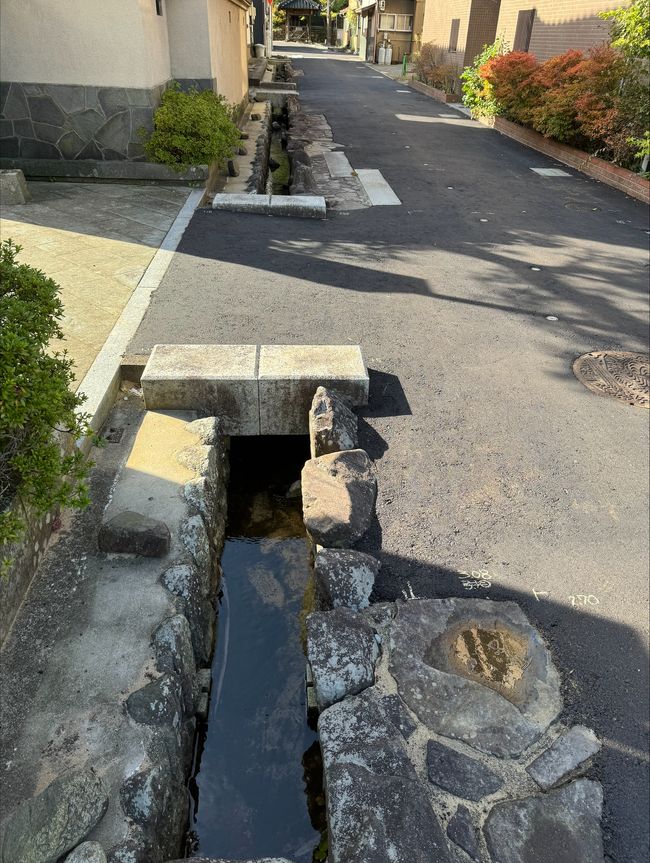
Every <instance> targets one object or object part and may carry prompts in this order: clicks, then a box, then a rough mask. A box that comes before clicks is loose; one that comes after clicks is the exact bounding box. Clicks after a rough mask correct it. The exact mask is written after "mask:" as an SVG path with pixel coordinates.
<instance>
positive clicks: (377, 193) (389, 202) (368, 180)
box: [357, 168, 402, 207]
mask: <svg viewBox="0 0 650 863" xmlns="http://www.w3.org/2000/svg"><path fill="white" fill-rule="evenodd" d="M357 176H358V178H359V180H360V181H361V185H362V186H363V188H364V191H365V193H366V195H367V196H368V198H369V199H370V203H371V204H372V206H373V207H396V206H399V205H400V204H401V203H402V202H401V201H400V199H399V198H398V197H397V195H396V194H395V192H393V190H392V189H391V187H390V186H389V185H388V183H387V182H386V180H385V179H384V177H383V175H382V173H381V171H378V170H376V169H375V168H360V169H359V170H358V171H357Z"/></svg>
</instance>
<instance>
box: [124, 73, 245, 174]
mask: <svg viewBox="0 0 650 863" xmlns="http://www.w3.org/2000/svg"><path fill="white" fill-rule="evenodd" d="M153 122H154V130H153V132H152V133H151V135H148V133H147V132H146V131H145V130H141V136H142V138H143V141H144V151H145V154H146V155H147V158H149V159H151V161H152V162H160V163H162V164H163V165H168V166H169V167H170V168H172V169H173V170H174V171H178V172H181V171H185V170H187V168H189V167H191V166H193V165H210V164H212V163H213V162H220V161H222V160H223V159H227V158H229V157H230V156H232V155H233V153H235V151H236V149H237V145H238V143H239V140H240V133H239V129H238V128H237V126H236V125H235V123H234V122H233V109H232V108H231V107H230V106H229V105H228V103H227V102H226V101H225V99H224V98H223V96H218V95H217V94H216V93H214V92H213V91H212V90H197V89H195V88H192V89H191V90H189V91H188V92H183V91H182V90H181V89H180V86H179V84H178V83H177V82H174V83H173V84H172V85H171V86H170V87H169V88H168V89H167V90H165V92H164V93H163V97H162V102H161V104H160V107H159V108H157V109H156V110H155V111H154V115H153Z"/></svg>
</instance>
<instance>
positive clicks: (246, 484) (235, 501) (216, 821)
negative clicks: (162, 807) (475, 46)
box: [189, 438, 325, 863]
mask: <svg viewBox="0 0 650 863" xmlns="http://www.w3.org/2000/svg"><path fill="white" fill-rule="evenodd" d="M306 448H307V444H306V443H305V441H304V440H303V439H302V438H234V439H233V441H232V447H231V478H230V490H229V502H228V507H229V509H228V528H227V539H226V544H225V547H224V552H223V555H222V559H221V564H222V568H223V580H222V584H221V588H222V593H221V598H220V607H219V618H218V631H217V647H216V651H215V657H214V661H213V667H212V681H213V682H212V695H211V702H210V711H209V718H208V723H207V727H206V728H205V729H204V733H203V735H199V740H198V745H197V754H196V760H195V773H194V776H193V779H192V781H191V783H190V791H191V794H192V798H193V805H192V813H191V819H190V834H189V850H190V854H194V855H196V854H201V855H204V856H214V857H236V858H246V857H272V856H286V857H288V858H289V859H291V860H293V861H295V863H312V861H313V860H319V859H324V858H321V857H320V856H319V852H316V853H315V849H316V847H317V846H318V845H319V843H320V841H321V833H322V831H323V830H324V828H325V824H324V809H323V797H322V775H321V774H322V768H321V764H320V750H319V747H318V743H317V737H316V734H315V733H314V732H313V731H312V730H310V729H309V727H308V726H307V721H306V703H305V685H304V674H305V656H304V652H303V646H302V639H301V629H302V622H303V620H304V612H305V609H307V608H308V603H309V600H308V596H309V586H310V559H309V550H308V546H307V542H306V537H305V530H304V526H303V523H302V514H301V504H300V497H299V496H298V497H297V498H292V499H289V498H287V491H288V487H289V486H290V484H291V483H292V482H293V481H294V480H296V479H298V478H299V476H300V468H301V466H302V464H304V461H305V459H306V458H308V451H306ZM306 595H307V596H306ZM314 854H315V856H314Z"/></svg>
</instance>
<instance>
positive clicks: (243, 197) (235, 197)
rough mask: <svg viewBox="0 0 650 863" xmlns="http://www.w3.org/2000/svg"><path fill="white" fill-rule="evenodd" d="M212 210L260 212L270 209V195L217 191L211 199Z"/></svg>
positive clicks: (267, 211)
mask: <svg viewBox="0 0 650 863" xmlns="http://www.w3.org/2000/svg"><path fill="white" fill-rule="evenodd" d="M212 209H213V210H226V211H227V212H229V213H262V214H264V215H268V214H269V213H270V211H271V196H270V195H251V194H248V193H245V192H235V193H232V194H229V193H228V192H219V193H218V194H217V195H215V196H214V199H213V201H212Z"/></svg>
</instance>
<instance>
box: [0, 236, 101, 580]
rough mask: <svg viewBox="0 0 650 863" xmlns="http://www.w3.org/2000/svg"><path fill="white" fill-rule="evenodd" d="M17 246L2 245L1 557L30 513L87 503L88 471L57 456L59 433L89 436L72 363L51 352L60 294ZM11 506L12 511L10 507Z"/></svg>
mask: <svg viewBox="0 0 650 863" xmlns="http://www.w3.org/2000/svg"><path fill="white" fill-rule="evenodd" d="M20 250H21V247H20V246H17V245H15V244H14V243H13V242H12V241H11V240H6V241H4V242H3V243H2V244H1V245H0V557H1V558H2V561H3V565H4V566H3V567H2V568H4V569H6V567H7V564H8V559H7V556H6V552H5V553H4V554H3V553H2V551H1V549H2V547H3V546H5V545H6V544H8V543H11V542H14V541H16V540H17V539H18V538H19V537H20V534H21V531H22V530H23V528H24V524H25V522H24V516H25V514H26V513H27V512H28V511H30V510H31V511H35V512H37V513H45V512H47V511H48V510H50V509H51V508H53V507H55V506H57V505H59V506H73V507H83V506H85V505H86V504H87V503H88V495H87V487H86V483H85V479H86V476H87V473H88V470H89V464H88V462H87V461H86V460H85V459H84V457H83V455H82V454H81V453H80V452H78V451H77V450H76V449H75V448H74V447H73V448H72V449H73V451H72V452H71V453H69V454H66V453H65V452H63V450H62V447H61V443H60V441H59V440H57V436H56V433H57V432H67V433H68V434H69V435H71V437H72V438H73V439H74V440H78V439H79V438H81V437H83V436H85V435H87V434H90V428H89V425H88V417H87V416H85V415H83V414H80V413H79V411H78V408H79V407H80V406H81V405H82V404H83V401H84V398H85V397H84V396H82V395H77V394H75V393H74V392H73V391H72V390H71V388H70V387H71V384H72V382H73V381H74V375H73V371H72V365H73V364H72V360H71V359H69V358H68V356H67V355H66V352H65V351H62V352H61V351H56V350H54V351H52V346H53V345H55V344H56V342H57V341H58V340H60V339H61V338H62V337H63V334H62V332H61V327H60V325H59V321H60V320H61V318H62V317H63V305H62V303H61V300H60V298H59V287H58V285H57V284H56V283H55V282H54V281H53V280H52V279H49V278H47V276H45V275H44V274H43V273H42V272H40V270H36V269H34V268H32V267H29V266H27V265H25V264H18V263H17V262H16V255H17V254H18V253H19V252H20ZM16 504H17V505H16Z"/></svg>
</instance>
